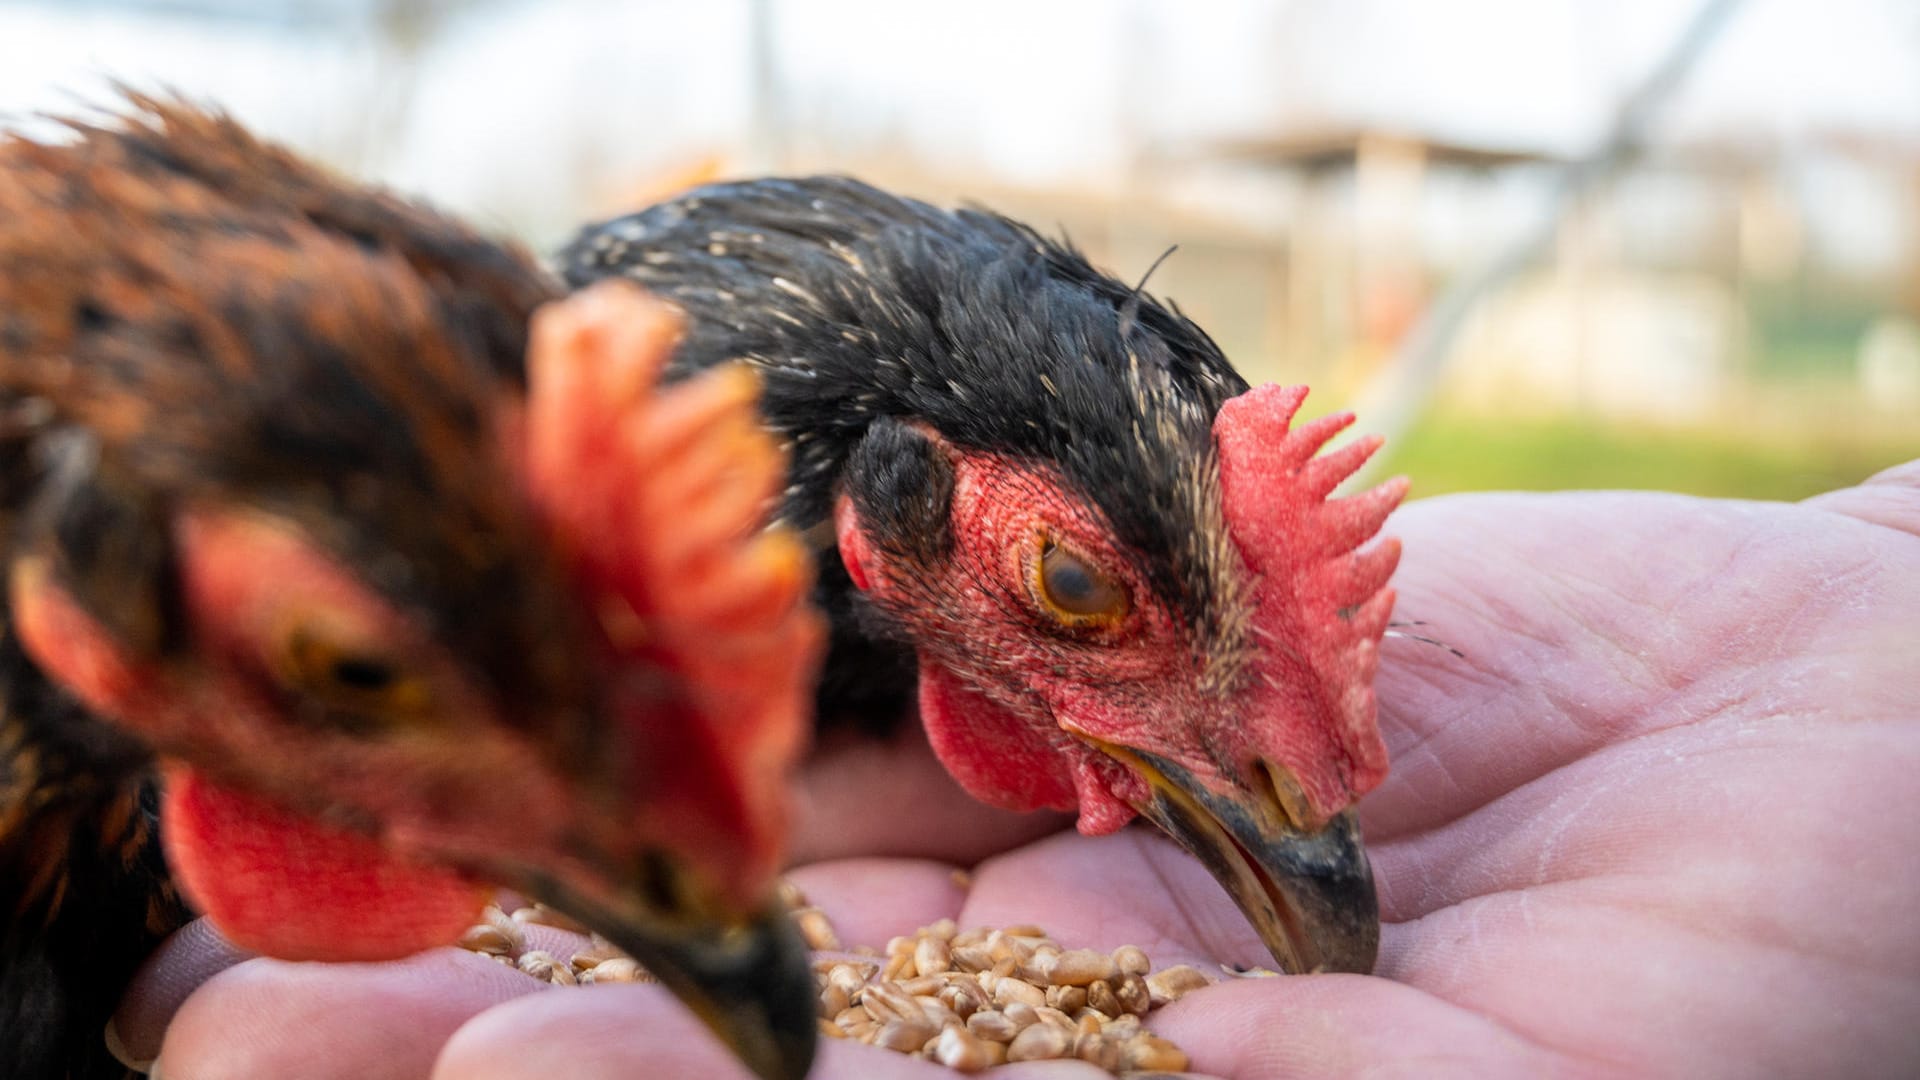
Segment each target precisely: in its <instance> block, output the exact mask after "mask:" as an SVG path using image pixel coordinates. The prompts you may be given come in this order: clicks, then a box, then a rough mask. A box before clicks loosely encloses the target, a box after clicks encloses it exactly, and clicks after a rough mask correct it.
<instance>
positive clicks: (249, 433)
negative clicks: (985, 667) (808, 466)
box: [0, 99, 821, 1078]
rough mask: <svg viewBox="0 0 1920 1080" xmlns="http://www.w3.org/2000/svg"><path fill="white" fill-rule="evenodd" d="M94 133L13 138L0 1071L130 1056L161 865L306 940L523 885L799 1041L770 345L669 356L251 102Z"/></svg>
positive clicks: (687, 994) (315, 947) (296, 941)
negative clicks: (709, 356)
mask: <svg viewBox="0 0 1920 1080" xmlns="http://www.w3.org/2000/svg"><path fill="white" fill-rule="evenodd" d="M74 135H75V138H73V139H72V140H71V141H68V142H65V143H61V144H43V143H37V142H32V141H27V140H25V139H20V138H14V139H12V140H11V141H8V142H6V143H5V144H4V145H0V530H4V532H0V536H4V545H5V546H4V551H5V554H6V568H7V576H6V579H5V580H6V589H5V592H4V594H3V595H0V601H3V603H0V628H3V629H4V635H0V695H3V696H0V705H3V706H4V713H0V1033H3V1034H0V1076H6V1077H15V1078H26V1077H32V1078H53V1077H69V1076H72V1077H91V1076H99V1075H118V1074H119V1072H120V1069H119V1068H118V1066H116V1065H115V1064H113V1063H112V1062H111V1061H110V1060H109V1059H108V1058H107V1057H106V1055H105V1053H104V1050H103V1048H102V1046H101V1038H100V1034H101V1031H102V1027H103V1024H104V1022H105V1020H106V1017H107V1016H108V1014H109V1012H110V1010H111V1008H112V1006H113V1003H114V1001H115V1000H116V998H117V996H118V994H119V992H120V990H121V988H122V986H123V985H124V982H125V980H126V978H127V977H128V976H129V974H130V973H131V972H132V970H133V969H134V967H135V965H137V964H138V963H139V961H140V959H141V958H142V956H143V955H145V953H146V952H147V951H148V950H149V949H150V948H151V947H152V946H153V944H154V943H155V942H156V941H157V939H158V938H159V937H160V936H161V935H164V934H166V933H167V932H168V931H170V930H171V929H173V928H174V927H175V926H177V925H179V924H180V922H181V921H182V920H183V919H185V918H186V917H187V914H188V911H189V906H188V905H187V904H186V903H183V902H182V899H181V895H180V893H177V892H176V891H175V883H176V882H177V883H178V884H179V885H182V886H184V893H185V896H186V897H187V898H188V899H189V900H191V901H192V905H193V906H195V907H198V908H200V909H202V910H205V911H207V912H208V913H210V914H211V915H212V916H213V918H214V919H215V921H216V922H217V923H218V924H219V925H220V926H221V927H222V928H223V929H224V930H225V931H226V933H227V934H228V935H229V936H230V937H232V938H234V939H235V940H237V941H239V942H240V943H242V944H244V945H246V946H249V947H251V948H254V949H257V950H260V951H263V952H266V953H270V954H274V955H280V956H287V957H296V958H319V959H372V958H379V957H390V956H398V955H403V954H405V953H408V952H411V951H415V950H417V949H420V948H423V947H427V946H430V945H433V944H440V943H446V942H450V941H451V940H452V939H453V938H454V937H455V936H456V935H457V933H458V932H459V930H460V929H461V928H462V927H463V926H465V925H466V924H467V923H468V922H470V921H471V920H472V919H473V917H474V915H475V913H476V912H477V911H478V909H479V907H480V905H481V903H482V902H483V900H484V898H485V896H486V890H485V888H484V886H488V885H507V886H510V887H512V888H514V889H517V890H519V891H521V892H523V893H525V894H526V895H528V896H531V897H534V898H538V899H541V900H544V901H545V902H547V903H548V904H550V905H552V906H554V907H556V908H559V909H561V910H564V911H567V912H569V913H570V914H572V915H574V916H575V917H576V918H578V919H580V920H582V921H584V922H586V923H588V924H589V925H591V926H593V927H594V928H596V929H597V930H599V931H600V932H601V933H603V934H605V935H606V936H607V937H609V938H611V939H612V940H613V941H614V942H616V943H617V944H619V945H621V946H622V947H624V948H626V949H627V950H628V951H629V952H631V953H633V954H635V955H636V956H638V957H639V958H641V959H642V960H643V961H645V962H646V964H647V965H648V966H649V967H650V968H651V969H652V970H653V971H654V972H655V973H656V974H657V975H659V976H660V978H661V979H662V980H663V981H664V982H665V983H667V985H668V986H669V987H670V988H672V989H673V990H674V991H675V992H676V993H678V994H679V995H680V996H681V997H682V998H684V999H686V1000H687V1001H688V1002H689V1003H690V1004H691V1005H692V1006H693V1007H694V1009H695V1011H697V1012H698V1013H699V1014H700V1015H701V1016H702V1017H703V1018H704V1019H705V1020H706V1021H707V1023H709V1024H710V1025H711V1026H713V1027H714V1028H715V1029H716V1030H717V1031H718V1032H719V1033H720V1035H721V1036H722V1037H723V1038H725V1039H726V1040H727V1041H728V1042H729V1043H730V1044H731V1045H732V1046H733V1047H734V1048H735V1049H736V1051H737V1052H739V1054H740V1055H741V1056H742V1057H743V1058H744V1059H745V1060H746V1061H747V1062H748V1063H749V1064H750V1065H752V1067H754V1068H755V1069H756V1070H757V1071H758V1072H760V1073H761V1074H762V1075H764V1076H768V1077H798V1076H800V1075H802V1074H803V1073H804V1072H805V1071H806V1068H807V1064H808V1062H809V1060H810V1058H811V1054H812V1045H813V1026H814V1021H813V1018H812V1011H813V1009H812V985H811V978H810V975H809V972H808V970H807V966H806V960H805V954H804V952H803V950H802V949H801V948H800V946H799V943H798V940H797V937H796V935H794V934H793V932H792V930H791V928H790V927H789V925H788V923H787V921H786V920H785V919H784V917H783V916H782V914H781V912H780V910H779V908H778V906H777V905H776V904H774V903H773V902H772V901H771V900H770V896H771V894H770V889H769V886H770V879H771V877H772V875H773V873H774V871H775V870H776V869H777V867H778V866H779V863H780V858H781V852H782V845H783V840H784V829H785V813H784V809H785V808H784V798H785V796H784V791H785V787H784V779H785V774H786V772H787V771H788V769H789V767H790V766H791V764H792V762H793V760H794V757H795V755H796V754H797V753H798V751H799V747H800V743H801V740H802V737H803V732H804V725H803V723H802V720H803V716H804V713H805V710H806V704H807V701H806V697H807V691H808V688H809V687H810V684H811V678H812V667H813V661H814V659H815V657H816V655H817V653H818V647H819V639H820V637H821V628H820V626H819V625H818V623H817V619H816V617H815V616H814V614H813V613H812V612H811V611H810V610H808V609H807V608H806V607H805V605H804V603H803V597H804V594H805V592H806V590H807V587H808V576H807V560H806V559H805V557H804V555H803V554H802V552H801V550H800V549H799V547H798V546H797V544H796V543H795V542H794V541H793V540H792V539H791V538H789V537H788V536H786V535H785V534H783V533H781V532H778V531H775V532H771V533H762V532H761V531H760V527H759V526H760V523H761V516H762V511H763V508H764V507H765V506H766V504H767V503H768V501H769V499H770V497H771V495H772V494H773V492H774V491H775V490H776V489H777V488H778V486H779V484H780V483H781V473H782V470H783V467H784V462H783V460H782V459H781V457H780V455H779V453H778V452H777V450H776V449H775V447H774V445H773V444H772V442H771V441H770V440H769V439H768V438H767V437H766V436H765V435H763V434H761V433H760V432H759V430H758V427H757V425H756V423H755V422H754V414H753V401H754V394H755V384H754V379H753V377H752V376H751V375H749V374H747V373H745V372H744V371H741V370H722V371H717V372H715V373H713V374H711V375H707V376H703V377H701V378H700V379H696V380H691V381H687V382H684V383H682V384H680V385H678V386H676V387H673V388H671V389H669V390H663V391H662V390H656V388H655V386H654V383H655V379H656V376H657V375H658V374H659V372H660V371H661V369H662V367H663V365H664V364H665V363H666V359H667V355H666V354H667V352H668V351H669V349H670V347H671V342H672V341H673V340H674V338H675V336H676V334H677V332H678V324H677V322H676V320H675V317H674V316H672V315H670V314H668V313H667V312H666V310H665V309H663V308H661V307H658V306H656V305H654V304H652V303H651V302H650V301H646V300H644V299H643V298H641V297H640V296H639V295H638V293H637V291H635V290H632V289H631V288H630V287H628V286H612V287H609V288H607V289H601V290H594V291H591V292H589V293H587V294H583V295H580V296H577V297H574V298H572V299H570V300H568V301H565V302H564V303H561V304H556V305H548V306H546V307H544V308H543V307H542V305H547V304H548V302H549V301H550V300H551V299H552V298H553V297H554V296H555V295H556V294H557V290H556V288H555V285H554V283H553V282H551V281H549V280H548V279H547V278H546V277H545V276H544V275H543V274H542V273H541V272H540V271H539V270H538V269H537V268H536V267H535V265H534V264H533V263H532V262H531V261H530V260H529V259H528V258H527V257H526V256H525V255H524V254H522V253H521V252H520V251H518V250H515V249H513V248H510V247H505V246H501V245H499V244H496V243H494V242H492V241H489V240H486V239H484V238H482V237H480V236H478V235H476V234H474V233H472V232H470V231H468V230H467V229H465V228H464V227H462V226H460V225H458V224H457V223H455V222H452V221H450V220H448V219H446V218H444V217H441V216H439V215H436V214H434V213H432V212H430V211H427V210H424V209H422V208H420V207H418V206H415V205H412V204H409V203H406V202H403V201H400V200H398V199H395V198H393V197H390V196H387V195H384V194H381V193H379V192H375V191H371V190H368V189H365V188H362V187H359V186H356V185H354V184H351V183H348V182H346V181H344V180H342V179H341V178H339V177H337V176H334V175H331V174H329V173H327V172H325V171H322V170H320V169H317V168H315V167H313V166H310V165H308V164H306V163H304V162H302V161H300V160H298V159H297V158H295V157H293V156H291V155H289V154H287V153H285V152H283V151H281V150H278V149H276V148H273V147H271V146H268V145H266V144H263V143H261V142H259V141H257V140H255V139H254V138H253V137H251V136H250V135H248V134H247V133H246V132H245V131H243V130H242V129H241V128H240V127H238V126H237V125H236V124H234V123H232V122H231V121H228V120H226V119H224V118H221V117H218V116H213V115H208V114H205V113H202V112H198V111H195V110H192V109H189V108H185V107H180V106H175V105H170V104H163V103H157V102H153V101H148V100H143V99H136V100H135V102H134V112H133V115H131V116H129V117H127V118H125V119H123V120H120V121H116V122H112V123H108V124H105V125H104V126H90V125H81V124H76V125H74ZM530 325H531V326H532V329H531V331H530V330H529V326H530ZM162 779H164V785H163V786H164V794H162V793H161V790H162V785H161V783H160V782H161V781H162ZM156 815H157V818H156ZM156 820H157V828H156ZM162 850H164V852H165V859H164V861H163V858H162V854H161V852H162Z"/></svg>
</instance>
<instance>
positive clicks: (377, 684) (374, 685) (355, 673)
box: [333, 656, 393, 691]
mask: <svg viewBox="0 0 1920 1080" xmlns="http://www.w3.org/2000/svg"><path fill="white" fill-rule="evenodd" d="M333 681H334V682H336V683H339V684H340V685H341V686H345V687H348V688H349V689H353V690H366V691H379V690H385V689H386V688H387V687H389V686H392V685H393V668H391V667H389V666H387V665H386V664H383V663H381V662H380V661H378V660H368V659H365V658H362V657H353V656H348V657H342V658H341V659H339V660H335V661H334V662H333Z"/></svg>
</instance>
